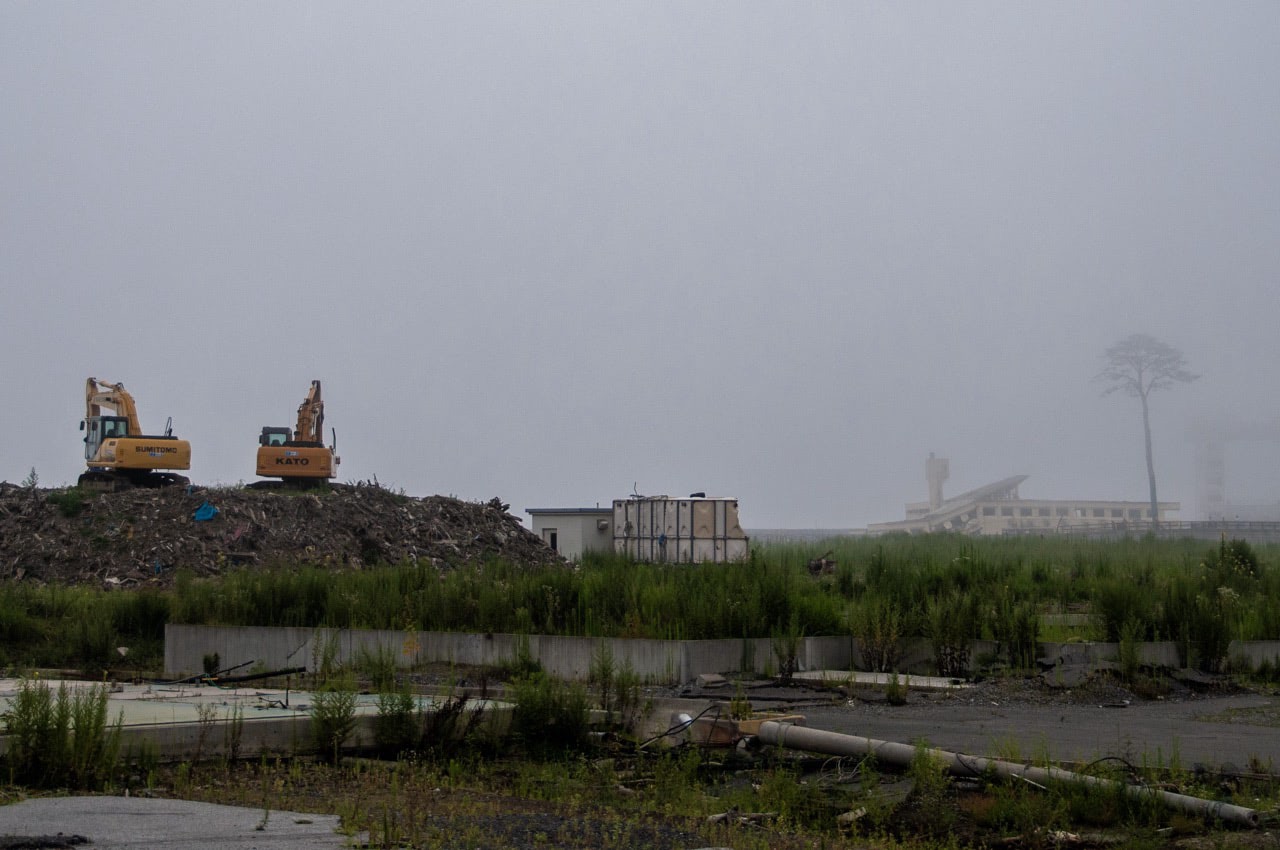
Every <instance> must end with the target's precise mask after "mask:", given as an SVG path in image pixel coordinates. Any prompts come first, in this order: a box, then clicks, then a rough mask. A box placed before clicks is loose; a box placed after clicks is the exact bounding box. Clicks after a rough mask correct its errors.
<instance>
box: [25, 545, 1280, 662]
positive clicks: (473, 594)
mask: <svg viewBox="0 0 1280 850" xmlns="http://www.w3.org/2000/svg"><path fill="white" fill-rule="evenodd" d="M827 552H830V553H831V554H830V556H829V557H830V558H832V559H834V560H835V561H836V563H837V566H836V569H835V570H834V572H833V573H831V574H826V575H822V576H818V577H814V576H812V575H810V573H809V570H808V563H809V561H810V560H811V559H813V558H815V557H817V556H818V555H819V554H820V553H827ZM1082 612H1087V613H1085V614H1082ZM1082 616H1083V617H1085V619H1081V617H1082ZM168 622H174V623H189V624H219V625H257V626H301V627H308V628H310V627H319V626H328V627H334V628H372V629H403V628H413V629H418V630H424V631H425V630H435V631H482V632H484V631H488V632H514V633H524V634H531V633H545V634H560V635H575V636H586V637H638V638H672V639H707V638H771V637H776V636H777V635H779V634H792V633H795V634H804V635H837V634H839V635H852V636H854V637H855V639H857V640H859V641H860V642H862V643H864V644H865V647H864V648H866V649H872V650H874V651H876V652H879V653H882V662H883V663H885V664H887V665H889V662H891V660H892V659H890V658H887V657H883V653H888V652H891V651H892V650H891V646H890V644H891V642H892V640H894V639H896V638H900V637H914V636H924V637H928V638H929V639H930V640H932V641H933V642H934V646H935V651H936V653H937V654H938V660H939V664H940V667H942V666H950V667H954V668H957V669H958V668H959V667H961V666H962V664H961V662H960V661H959V660H958V659H963V658H964V656H965V654H966V652H967V651H968V649H967V647H968V646H969V644H971V642H972V641H973V640H975V639H979V638H983V639H988V640H994V641H997V642H999V644H1000V653H1001V654H1002V656H1004V658H1005V660H1006V661H1007V662H1008V663H1009V664H1012V665H1014V666H1025V665H1026V664H1028V663H1029V660H1030V659H1031V658H1033V657H1034V652H1035V643H1036V641H1037V640H1039V639H1040V638H1041V636H1042V635H1044V634H1045V633H1046V629H1048V628H1050V626H1048V625H1046V624H1049V623H1052V626H1051V628H1052V634H1053V637H1055V638H1058V639H1062V638H1067V637H1080V638H1088V639H1099V640H1103V639H1105V640H1113V641H1116V640H1120V639H1121V638H1122V637H1125V636H1127V638H1128V639H1130V640H1138V639H1140V640H1170V641H1174V642H1175V643H1176V644H1177V645H1178V647H1179V649H1180V652H1182V653H1183V656H1184V661H1185V663H1188V664H1197V665H1200V666H1202V667H1204V668H1205V669H1217V668H1219V667H1221V666H1222V664H1223V663H1224V662H1225V654H1226V643H1227V642H1229V641H1230V640H1232V639H1251V640H1258V639H1280V546H1275V545H1267V546H1256V547H1251V546H1248V545H1247V544H1243V543H1239V542H1236V541H1227V542H1224V543H1223V544H1221V545H1212V544H1205V543H1204V542H1201V541H1190V540H1183V541H1167V540H1155V539H1138V540H1124V541H1112V542H1098V541H1081V540H1071V539H1060V538H1012V539H1004V538H991V539H987V538H971V537H965V536H960V535H930V536H921V537H906V536H904V537H888V538H874V539H872V538H839V539H835V540H827V541H821V542H817V543H814V544H811V545H800V544H766V545H761V546H756V547H754V548H753V550H752V552H751V556H750V558H749V560H748V561H746V562H744V563H738V564H704V565H700V566H673V565H663V564H638V563H634V562H632V561H629V560H627V559H626V558H623V557H620V556H616V555H613V554H592V555H588V556H587V557H585V558H584V559H583V562H582V563H581V564H580V565H576V566H569V565H564V566H541V567H524V566H517V565H513V564H510V563H506V562H503V561H491V562H488V563H484V564H476V565H467V566H460V567H457V568H454V569H446V570H443V571H441V570H439V569H436V568H435V567H430V566H418V565H413V564H400V565H395V566H384V567H380V568H375V569H367V570H360V571H349V572H334V571H332V570H329V569H325V568H322V567H315V566H306V565H296V564H277V565H273V566H269V567H255V568H242V569H238V570H235V571H233V572H230V573H227V574H225V575H223V576H220V577H216V578H196V577H194V576H192V575H190V574H184V573H180V574H179V575H178V576H177V579H176V581H175V584H174V585H173V587H172V588H170V589H167V590H159V589H144V590H112V591H98V590H93V589H88V588H84V587H62V586H57V585H49V586H35V585H29V584H20V583H0V663H3V664H6V665H10V666H13V665H21V664H33V663H35V664H41V665H52V666H58V665H63V666H65V665H75V664H79V665H82V666H84V667H85V668H86V669H92V668H95V667H107V666H121V665H133V664H142V663H145V659H156V658H158V656H159V653H160V651H161V648H162V642H163V630H164V625H165V623H168ZM119 646H127V647H129V648H130V652H129V660H128V661H127V662H126V661H123V660H122V659H121V658H119V656H118V653H117V651H116V648H117V647H119ZM889 666H891V665H889Z"/></svg>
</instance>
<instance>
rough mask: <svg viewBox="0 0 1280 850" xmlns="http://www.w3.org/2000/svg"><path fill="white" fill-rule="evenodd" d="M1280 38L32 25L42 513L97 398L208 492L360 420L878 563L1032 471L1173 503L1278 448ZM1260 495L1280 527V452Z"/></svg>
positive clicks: (1096, 19) (484, 8) (434, 16)
mask: <svg viewBox="0 0 1280 850" xmlns="http://www.w3.org/2000/svg"><path fill="white" fill-rule="evenodd" d="M1277 45H1280V3H1275V2H1274V0H1264V2H1257V3H1243V2H1228V3H1201V2H1194V3H1193V2H1168V0H1159V2H1125V3H1115V2H1110V0H1108V2H1096V3H1089V2H1071V3H1048V2H1045V3H1024V2H1008V3H996V2H983V3H963V4H962V3H950V2H948V3H942V2H938V3H898V2H892V3H890V2H886V3H859V2H834V3H817V2H809V3H793V2H777V3H759V2H757V3H750V2H719V3H717V2H693V0H690V2H681V3H659V2H654V0H642V1H641V2H608V3H586V2H578V3H568V2H557V3H527V2H510V3H475V2H456V3H450V2H431V3H418V2H414V3H324V2H310V1H309V2H305V3H304V2H297V3H293V2H276V3H198V4H197V3H172V2H154V3H122V2H100V3H49V2H14V0H0V276H2V277H3V282H4V283H3V291H4V300H3V305H4V308H3V311H0V340H2V342H0V344H2V345H3V350H4V352H5V356H4V368H3V370H0V392H3V394H4V397H5V398H7V399H9V403H8V404H7V409H8V410H9V415H8V416H7V417H6V428H5V436H4V449H3V453H2V454H0V479H7V480H9V481H11V482H17V481H20V480H21V479H23V478H24V477H25V476H26V475H27V473H28V471H29V470H30V469H31V468H32V467H34V468H35V469H36V470H37V473H38V475H39V477H40V481H41V483H42V484H43V485H46V486H52V485H57V484H61V483H72V482H74V481H75V479H76V476H77V475H78V474H79V473H80V472H81V471H83V468H84V467H83V445H82V443H81V441H80V440H81V434H80V432H79V430H78V421H79V420H80V419H81V418H82V417H83V415H84V398H83V385H84V380H85V378H86V377H88V376H90V375H92V376H96V377H98V378H101V379H104V380H111V381H122V382H124V384H125V385H126V387H128V389H129V390H131V391H132V392H133V393H134V395H135V397H136V399H137V402H138V405H139V410H140V414H141V417H142V424H143V426H144V428H145V429H146V430H147V431H149V432H152V433H156V432H159V431H160V430H161V429H162V428H163V426H164V423H165V419H166V417H169V416H172V417H173V421H174V429H175V433H176V434H177V435H178V436H181V437H184V438H186V439H188V440H190V441H191V443H192V452H193V460H192V469H191V476H192V478H193V480H195V481H197V482H199V483H208V484H215V483H223V484H233V483H235V482H238V481H250V480H253V478H254V475H253V472H254V453H255V451H256V448H257V433H258V430H259V429H260V428H261V426H263V425H291V424H292V422H293V419H294V414H295V410H296V408H297V405H298V403H299V402H300V401H301V400H302V397H303V395H304V394H305V392H306V389H307V387H308V384H309V381H310V380H311V379H313V378H319V379H321V380H322V381H323V383H324V392H325V397H326V399H327V401H328V405H327V409H326V413H327V423H328V424H329V425H331V426H333V427H334V428H336V429H337V435H338V448H339V453H340V454H341V456H342V466H341V479H342V480H347V481H350V480H363V479H371V478H373V477H375V476H376V477H377V479H378V481H380V482H382V483H383V484H385V485H388V486H390V487H393V488H398V489H400V488H402V489H403V490H404V491H406V492H407V493H410V494H412V495H430V494H435V493H440V494H446V495H449V494H452V495H456V496H459V497H462V498H466V499H473V500H487V499H489V498H491V497H493V496H499V497H501V498H502V499H503V500H504V501H507V502H510V503H511V504H512V511H513V513H517V514H519V515H520V516H521V517H522V518H525V519H526V520H527V517H526V516H525V515H524V513H523V510H524V508H527V507H552V506H556V507H563V506H580V505H595V504H596V503H602V504H604V503H608V502H609V501H610V500H612V499H614V498H620V497H624V496H626V495H628V494H630V493H631V492H632V491H633V488H634V489H637V490H638V491H639V492H641V493H644V494H657V493H669V494H672V495H682V494H687V493H689V492H692V491H694V490H703V491H706V492H708V493H709V494H712V495H730V496H736V497H737V498H739V500H740V510H741V517H742V521H743V524H744V525H746V526H747V527H749V528H750V527H757V528H761V527H853V526H862V525H865V524H866V523H868V522H878V521H885V520H893V519H900V518H901V517H902V511H903V503H904V502H907V501H918V500H922V499H924V498H926V495H927V489H926V484H925V480H924V460H925V457H926V456H927V455H928V453H929V452H930V451H933V452H936V453H937V454H938V455H939V456H945V457H948V458H950V459H951V480H950V481H949V482H948V485H947V493H948V494H951V495H953V494H956V493H958V492H960V491H961V490H964V489H968V488H971V487H976V486H979V485H982V484H985V483H987V482H989V481H992V480H995V479H999V478H1003V477H1005V476H1008V475H1014V474H1026V475H1029V476H1030V479H1029V480H1028V481H1027V482H1026V483H1025V484H1024V485H1023V487H1022V495H1023V496H1024V497H1034V498H1116V499H1139V500H1140V499H1144V498H1145V497H1146V470H1145V465H1144V461H1143V453H1142V429H1141V414H1140V408H1139V407H1138V404H1137V402H1136V401H1135V400H1132V399H1127V398H1123V397H1121V396H1110V397H1107V398H1103V397H1101V396H1100V394H1099V390H1100V386H1099V385H1098V384H1097V383H1095V382H1094V381H1093V380H1092V378H1093V376H1094V375H1095V374H1096V373H1097V372H1098V371H1099V369H1100V368H1101V366H1102V352H1103V350H1104V349H1105V348H1106V347H1107V346H1108V345H1110V344H1111V343H1113V342H1116V341H1117V340H1119V339H1120V338H1122V337H1124V336H1127V335H1129V334H1131V333H1135V332H1144V333H1149V334H1152V335H1154V336H1156V337H1158V338H1160V339H1162V340H1163V341H1165V342H1167V343H1169V344H1170V345H1173V346H1176V347H1177V348H1179V349H1181V350H1182V351H1183V352H1184V354H1185V355H1186V357H1187V360H1188V363H1189V365H1190V366H1191V368H1192V370H1193V371H1195V372H1198V373H1200V374H1201V375H1203V377H1202V378H1201V379H1200V380H1199V381H1198V382H1196V383H1194V384H1192V385H1189V386H1186V387H1182V388H1179V389H1177V390H1175V391H1170V392H1169V393H1166V394H1164V395H1162V396H1156V397H1155V398H1154V399H1153V401H1154V406H1153V424H1154V429H1155V447H1156V471H1157V475H1158V477H1159V483H1160V496H1161V498H1162V499H1169V500H1179V501H1181V502H1182V504H1183V510H1182V513H1181V516H1182V517H1183V518H1194V516H1195V513H1196V501H1197V493H1196V480H1195V470H1194V464H1193V462H1192V442H1191V440H1190V433H1191V429H1192V427H1193V426H1194V423H1195V422H1197V421H1199V420H1201V419H1209V420H1213V421H1218V422H1236V421H1242V422H1264V423H1265V422H1273V423H1274V422H1278V421H1280V393H1278V392H1277V386H1278V383H1277V377H1276V374H1277V367H1280V329H1278V328H1277V325H1278V324H1280V322H1278V320H1280V274H1278V272H1280V108H1278V106H1277V104H1278V102H1280V101H1278V98H1280V94H1278V93H1280V53H1277ZM1228 476H1229V480H1228V483H1227V491H1228V493H1227V495H1228V498H1229V499H1232V500H1239V501H1253V502H1270V503H1275V502H1280V485H1277V483H1276V482H1278V481H1280V446H1277V445H1276V444H1273V443H1269V442H1252V443H1245V444H1236V445H1233V446H1232V448H1231V449H1230V450H1229V453H1228Z"/></svg>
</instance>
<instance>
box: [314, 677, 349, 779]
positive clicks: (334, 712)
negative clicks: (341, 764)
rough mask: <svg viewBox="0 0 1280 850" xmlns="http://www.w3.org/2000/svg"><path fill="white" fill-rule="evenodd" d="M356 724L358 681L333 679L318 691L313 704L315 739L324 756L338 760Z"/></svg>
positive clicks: (317, 747) (322, 756)
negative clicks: (356, 685)
mask: <svg viewBox="0 0 1280 850" xmlns="http://www.w3.org/2000/svg"><path fill="white" fill-rule="evenodd" d="M355 725H356V690H355V683H354V682H351V681H350V680H349V679H344V680H338V681H331V682H330V683H329V684H328V685H326V686H325V687H323V688H321V689H320V690H318V691H316V693H315V696H314V701H313V702H312V705H311V739H312V742H313V743H314V744H315V746H316V750H317V751H318V752H319V754H320V757H321V758H323V759H328V760H330V761H333V762H335V763H336V762H337V761H338V756H339V753H340V751H341V750H342V747H343V745H344V744H346V742H347V738H349V737H351V733H352V731H353V730H354V729H355Z"/></svg>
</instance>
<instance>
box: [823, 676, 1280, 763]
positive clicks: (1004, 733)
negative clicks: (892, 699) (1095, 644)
mask: <svg viewBox="0 0 1280 850" xmlns="http://www.w3.org/2000/svg"><path fill="white" fill-rule="evenodd" d="M801 711H802V712H803V714H804V715H805V717H806V721H807V722H806V725H807V726H810V727H813V728H816V729H825V730H827V731H831V732H840V733H843V734H848V735H859V736H862V737H867V738H876V739H879V740H885V741H900V742H904V743H918V742H921V741H923V742H925V743H927V744H928V745H930V746H933V747H937V748H940V749H944V750H950V751H953V752H962V753H968V754H970V755H979V756H987V757H992V758H1006V759H1011V760H1015V761H1016V760H1028V759H1034V760H1040V759H1042V758H1044V757H1046V756H1047V757H1048V758H1050V759H1052V760H1054V761H1076V762H1087V761H1091V760H1093V759H1098V758H1104V757H1112V756H1116V757H1121V758H1124V759H1126V760H1127V761H1129V762H1131V763H1133V764H1143V763H1144V762H1145V763H1146V764H1151V765H1154V764H1159V763H1162V764H1165V765H1168V764H1170V763H1171V762H1174V761H1176V762H1178V763H1179V764H1180V765H1181V766H1182V767H1184V768H1190V767H1193V766H1194V765H1196V764H1202V765H1205V766H1207V767H1213V768H1218V767H1222V766H1224V765H1230V766H1233V767H1235V768H1238V769H1240V770H1249V769H1252V768H1254V767H1261V768H1262V769H1270V770H1273V771H1280V697H1277V696H1267V695H1253V694H1247V695H1232V696H1217V697H1199V698H1196V699H1189V700H1169V701H1165V700H1154V701H1133V702H1130V703H1129V704H1128V705H1123V701H1121V700H1109V701H1107V702H1105V703H1092V704H1090V703H1054V704H1027V703H1020V702H1017V701H1012V702H1002V701H1000V700H999V699H998V698H994V699H993V698H991V697H990V696H986V697H974V698H967V697H965V696H954V695H953V696H950V697H939V696H936V695H935V696H933V697H929V698H922V697H920V696H918V695H913V696H912V698H911V699H910V701H909V702H908V704H907V705H904V706H890V705H887V704H862V703H860V702H858V701H856V700H854V701H851V702H850V703H849V704H847V705H836V706H807V707H805V708H803V709H801Z"/></svg>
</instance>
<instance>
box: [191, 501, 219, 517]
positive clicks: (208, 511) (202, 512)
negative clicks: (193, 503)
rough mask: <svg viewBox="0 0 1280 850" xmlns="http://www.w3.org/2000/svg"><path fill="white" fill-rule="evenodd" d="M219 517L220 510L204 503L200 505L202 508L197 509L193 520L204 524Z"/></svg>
mask: <svg viewBox="0 0 1280 850" xmlns="http://www.w3.org/2000/svg"><path fill="white" fill-rule="evenodd" d="M217 515H218V509H217V508H215V507H214V506H213V505H211V504H209V503H208V502H207V501H204V502H201V503H200V507H198V508H196V512H195V516H194V517H193V518H194V519H195V521H196V522H204V521H205V520H210V519H213V518H214V517H216V516H217Z"/></svg>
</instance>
